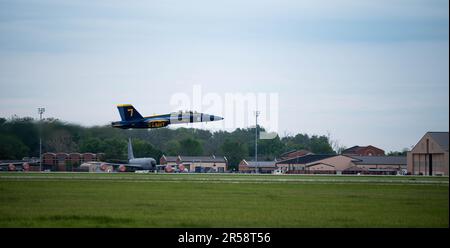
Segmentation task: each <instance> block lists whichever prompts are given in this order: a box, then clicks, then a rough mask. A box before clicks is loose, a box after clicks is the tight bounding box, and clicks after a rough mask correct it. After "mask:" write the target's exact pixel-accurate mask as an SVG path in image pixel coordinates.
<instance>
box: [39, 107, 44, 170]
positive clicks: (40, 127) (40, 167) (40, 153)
mask: <svg viewBox="0 0 450 248" xmlns="http://www.w3.org/2000/svg"><path fill="white" fill-rule="evenodd" d="M44 112H45V108H38V113H39V171H42V114H44Z"/></svg>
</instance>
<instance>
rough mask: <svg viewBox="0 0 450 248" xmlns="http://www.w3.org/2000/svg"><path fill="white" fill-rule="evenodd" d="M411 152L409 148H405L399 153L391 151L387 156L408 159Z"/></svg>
mask: <svg viewBox="0 0 450 248" xmlns="http://www.w3.org/2000/svg"><path fill="white" fill-rule="evenodd" d="M408 152H409V149H408V148H403V150H402V151H401V152H399V151H390V152H388V154H387V156H404V157H406V154H407V153H408Z"/></svg>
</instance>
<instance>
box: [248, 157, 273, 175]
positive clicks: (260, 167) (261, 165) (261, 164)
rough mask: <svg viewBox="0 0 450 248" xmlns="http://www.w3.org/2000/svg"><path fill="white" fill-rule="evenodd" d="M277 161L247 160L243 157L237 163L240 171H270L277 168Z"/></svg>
mask: <svg viewBox="0 0 450 248" xmlns="http://www.w3.org/2000/svg"><path fill="white" fill-rule="evenodd" d="M276 162H277V161H258V162H255V161H247V160H245V159H243V160H242V161H241V162H240V163H239V172H241V173H255V172H256V171H258V173H265V174H267V173H272V172H273V171H274V170H276V169H277V166H276V164H275V163H276Z"/></svg>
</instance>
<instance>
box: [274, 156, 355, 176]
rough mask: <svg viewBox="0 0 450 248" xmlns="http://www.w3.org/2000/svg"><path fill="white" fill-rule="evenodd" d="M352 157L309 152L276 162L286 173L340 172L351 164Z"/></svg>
mask: <svg viewBox="0 0 450 248" xmlns="http://www.w3.org/2000/svg"><path fill="white" fill-rule="evenodd" d="M353 160H355V159H354V158H352V157H349V156H345V155H332V154H309V155H304V156H300V157H296V158H291V159H287V160H282V161H279V162H277V163H276V166H277V167H278V168H279V169H281V170H282V171H283V172H284V173H287V174H341V173H342V171H343V170H344V169H346V168H348V167H351V166H353V163H352V162H353Z"/></svg>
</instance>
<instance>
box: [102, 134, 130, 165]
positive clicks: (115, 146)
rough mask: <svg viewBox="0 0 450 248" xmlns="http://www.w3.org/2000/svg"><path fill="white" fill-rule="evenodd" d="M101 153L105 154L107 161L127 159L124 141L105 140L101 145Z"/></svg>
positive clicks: (116, 139)
mask: <svg viewBox="0 0 450 248" xmlns="http://www.w3.org/2000/svg"><path fill="white" fill-rule="evenodd" d="M101 149H102V151H103V152H104V153H105V159H107V160H112V159H114V160H126V159H127V155H126V154H127V142H126V141H125V140H124V139H118V138H111V139H106V140H104V142H103V143H102V148H101Z"/></svg>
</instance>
